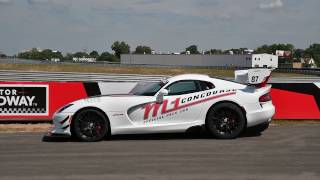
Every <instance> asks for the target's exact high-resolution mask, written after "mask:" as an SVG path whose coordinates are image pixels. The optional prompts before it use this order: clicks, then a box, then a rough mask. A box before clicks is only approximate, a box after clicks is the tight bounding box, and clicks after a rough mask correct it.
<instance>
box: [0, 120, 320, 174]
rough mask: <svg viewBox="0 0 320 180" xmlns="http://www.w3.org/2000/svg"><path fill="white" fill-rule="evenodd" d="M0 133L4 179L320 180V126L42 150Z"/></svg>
mask: <svg viewBox="0 0 320 180" xmlns="http://www.w3.org/2000/svg"><path fill="white" fill-rule="evenodd" d="M42 135H43V134H41V133H0V179H1V180H5V179H10V180H16V179H17V180H25V179H41V180H47V179H48V180H51V179H59V180H62V179H86V180H87V179H121V180H122V179H279V180H280V179H281V180H283V179H290V180H294V179H303V180H309V179H310V180H313V179H320V125H319V124H312V125H276V126H271V127H270V128H269V129H267V130H266V131H265V132H264V133H262V135H254V136H253V135H250V134H247V135H244V136H243V137H240V138H237V139H234V140H217V139H210V138H209V137H208V136H207V135H205V134H201V133H200V134H192V135H187V134H163V135H159V134H157V135H134V136H132V135H131V136H129V135H125V136H116V137H113V138H112V140H105V141H102V142H95V143H82V142H76V141H72V140H69V139H64V140H62V142H42V141H41V139H42Z"/></svg>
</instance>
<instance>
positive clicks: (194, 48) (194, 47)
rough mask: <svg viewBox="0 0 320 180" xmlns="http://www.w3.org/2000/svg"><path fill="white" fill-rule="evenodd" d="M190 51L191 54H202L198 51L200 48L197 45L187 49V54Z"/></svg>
mask: <svg viewBox="0 0 320 180" xmlns="http://www.w3.org/2000/svg"><path fill="white" fill-rule="evenodd" d="M187 51H189V52H190V54H200V52H199V51H198V46H197V45H191V46H189V47H187V48H186V52H187Z"/></svg>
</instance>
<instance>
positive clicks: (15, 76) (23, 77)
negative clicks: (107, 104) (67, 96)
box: [0, 70, 168, 82]
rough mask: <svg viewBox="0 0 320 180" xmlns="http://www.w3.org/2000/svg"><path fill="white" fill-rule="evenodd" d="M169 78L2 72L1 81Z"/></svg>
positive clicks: (130, 75)
mask: <svg viewBox="0 0 320 180" xmlns="http://www.w3.org/2000/svg"><path fill="white" fill-rule="evenodd" d="M166 77H168V76H161V75H139V74H104V73H75V72H43V71H11V70H0V81H102V82H103V81H105V82H137V81H140V80H144V81H157V80H160V79H163V78H166Z"/></svg>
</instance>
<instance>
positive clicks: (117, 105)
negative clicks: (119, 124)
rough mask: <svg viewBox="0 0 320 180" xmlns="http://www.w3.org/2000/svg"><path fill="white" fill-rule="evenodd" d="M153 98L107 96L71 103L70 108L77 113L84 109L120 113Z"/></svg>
mask: <svg viewBox="0 0 320 180" xmlns="http://www.w3.org/2000/svg"><path fill="white" fill-rule="evenodd" d="M155 99H156V98H155V97H154V96H137V95H133V94H109V95H101V96H94V97H89V98H85V99H81V100H78V101H75V102H73V103H72V104H74V106H72V107H71V108H70V110H72V111H77V109H81V108H84V107H97V108H100V109H102V110H104V111H122V112H125V111H127V110H128V109H129V108H131V107H133V106H137V105H143V104H145V103H150V102H154V101H155Z"/></svg>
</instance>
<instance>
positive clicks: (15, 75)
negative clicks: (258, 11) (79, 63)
mask: <svg viewBox="0 0 320 180" xmlns="http://www.w3.org/2000/svg"><path fill="white" fill-rule="evenodd" d="M167 77H169V76H162V75H139V74H104V73H75V72H43V71H13V70H0V81H100V82H138V81H149V82H151V81H158V80H160V79H163V78H167ZM226 79H233V78H226ZM270 82H271V83H313V82H320V77H285V78H284V77H283V78H271V80H270Z"/></svg>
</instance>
